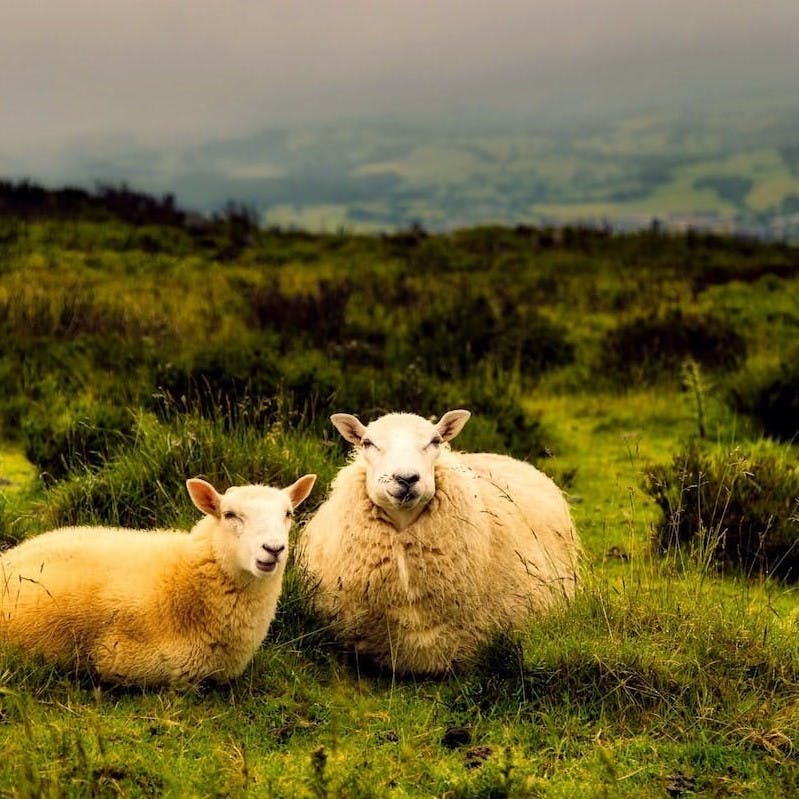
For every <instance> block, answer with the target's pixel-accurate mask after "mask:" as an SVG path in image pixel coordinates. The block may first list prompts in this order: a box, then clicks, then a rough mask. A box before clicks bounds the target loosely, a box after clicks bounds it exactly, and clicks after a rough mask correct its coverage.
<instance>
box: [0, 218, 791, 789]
mask: <svg viewBox="0 0 799 799" xmlns="http://www.w3.org/2000/svg"><path fill="white" fill-rule="evenodd" d="M233 221H234V220H232V219H228V220H227V222H225V221H220V222H219V223H218V224H217V225H216V226H214V227H211V228H208V229H206V230H204V231H201V232H196V231H195V232H192V231H191V230H189V229H188V228H183V227H179V226H178V227H169V226H163V225H144V224H138V225H131V224H128V223H125V222H122V221H120V220H119V219H114V218H107V219H104V220H94V221H89V220H86V219H66V220H53V219H40V220H38V221H27V222H25V223H23V222H22V221H14V220H5V222H4V225H5V227H3V228H2V229H1V230H0V233H2V241H3V245H2V250H0V326H1V328H2V329H1V330H0V335H1V336H2V339H0V340H2V342H3V346H2V351H1V352H0V383H1V384H2V399H1V400H0V419H1V420H2V426H0V431H1V432H0V438H1V439H2V445H1V446H0V479H2V484H0V536H1V537H2V540H3V542H4V543H5V544H7V545H11V544H13V543H14V542H15V541H17V540H20V539H21V538H23V537H25V536H27V535H31V534H35V533H36V532H38V531H40V530H42V529H46V528H47V527H49V526H52V525H56V524H62V523H67V522H70V523H71V522H78V523H82V522H92V521H100V522H103V523H109V524H116V523H123V524H130V525H136V526H139V525H141V526H150V525H155V524H158V525H173V524H174V525H178V526H182V527H188V526H190V524H191V523H192V521H193V520H194V518H195V517H196V511H194V510H193V509H192V507H191V505H190V503H189V501H188V499H187V498H186V497H185V496H184V494H185V492H184V490H183V489H182V482H183V480H184V479H185V477H187V476H190V475H196V474H202V475H204V476H205V477H207V478H208V479H210V480H212V482H215V483H216V484H218V485H219V486H220V487H225V486H226V485H228V484H231V483H233V482H237V481H245V480H265V481H268V482H278V483H287V482H289V481H290V480H293V479H295V478H296V477H297V476H299V475H300V474H302V473H303V472H306V471H317V472H318V473H319V475H320V483H319V487H318V488H317V489H315V490H314V493H313V495H312V497H311V498H310V499H309V504H308V507H307V509H304V512H303V515H302V516H301V518H300V520H299V521H300V524H299V527H300V530H301V527H302V523H303V521H304V520H305V519H307V518H308V515H309V514H311V513H312V512H313V510H314V508H315V506H316V505H317V504H318V503H319V502H320V501H321V499H322V497H323V496H324V493H325V491H326V489H327V487H328V485H329V483H330V480H331V479H332V477H333V476H334V474H335V472H336V470H337V468H338V467H339V466H340V465H341V464H343V463H344V460H345V457H346V453H345V449H344V448H343V446H342V445H341V444H340V442H339V441H338V437H337V435H336V434H335V431H333V430H332V428H331V426H330V425H329V423H328V422H327V415H328V414H329V413H330V412H332V411H334V410H342V411H350V412H355V413H359V414H361V415H362V416H363V417H365V418H369V417H372V416H374V415H376V414H378V413H380V412H383V411H385V410H389V409H405V410H415V411H417V412H420V413H423V414H440V413H442V412H443V411H445V410H447V409H448V408H449V407H456V406H465V407H470V408H471V409H472V410H473V411H474V418H473V419H472V421H470V423H469V425H467V428H466V429H465V430H464V432H463V434H462V437H461V438H459V439H458V444H459V445H461V446H462V447H463V448H464V449H481V448H488V449H494V450H499V451H505V452H510V453H512V454H514V455H516V456H517V457H526V458H528V459H531V460H533V461H534V462H535V463H536V464H537V465H538V466H539V468H541V469H543V470H544V471H546V472H547V473H549V474H551V475H552V476H553V477H555V479H556V480H557V481H558V482H559V483H560V484H561V485H562V486H563V487H564V489H565V490H566V492H567V495H568V497H569V499H570V502H571V505H572V508H573V513H574V517H575V520H576V522H577V526H578V529H579V531H580V534H581V537H582V541H583V544H584V548H585V558H584V563H583V569H582V584H581V587H580V590H579V591H578V595H577V597H576V599H575V601H574V603H573V604H572V605H571V606H570V607H569V608H568V609H566V610H565V611H564V612H563V613H562V614H559V615H556V616H554V617H552V618H545V619H540V620H536V621H534V622H531V623H530V625H529V627H528V628H527V629H525V630H524V631H522V632H521V633H519V634H518V635H513V636H509V635H505V636H499V637H498V638H497V639H496V640H495V641H493V642H491V643H490V645H488V646H487V647H486V649H485V651H484V652H483V653H481V655H480V657H479V658H478V660H477V661H476V662H475V664H474V666H473V668H471V669H469V670H467V671H464V672H461V673H457V674H452V675H450V676H448V677H446V678H444V679H440V680H429V679H424V680H422V679H413V678H410V677H399V676H397V675H392V674H390V673H375V671H374V670H373V669H372V668H370V666H369V664H368V663H364V662H359V661H357V660H356V659H354V658H353V657H352V656H351V655H350V654H349V653H346V652H343V651H341V649H340V647H339V646H337V645H336V643H335V642H334V641H333V640H331V638H330V636H329V634H328V633H327V631H325V630H324V629H321V628H320V626H319V624H318V622H317V621H316V620H314V619H313V617H312V616H311V615H309V611H308V597H307V594H306V592H305V589H304V588H303V587H302V586H301V585H300V584H299V582H298V580H297V577H296V575H295V574H294V572H293V570H290V571H289V573H288V575H287V581H286V587H285V591H284V596H283V600H282V602H281V606H280V609H279V614H278V618H277V620H276V622H275V624H274V625H273V627H272V629H271V630H270V634H269V637H268V640H267V642H266V644H265V645H264V647H263V648H262V649H261V650H260V651H259V652H258V653H257V655H256V657H255V658H254V660H253V662H252V664H251V666H250V667H249V668H248V669H247V671H246V672H245V674H244V676H243V677H242V678H241V679H239V680H237V681H236V682H234V683H233V684H231V685H229V686H224V687H209V686H200V687H198V688H197V689H196V690H191V691H187V692H178V691H172V690H148V689H140V690H132V689H120V688H115V687H112V686H108V685H102V684H100V683H98V682H97V681H96V680H95V679H94V678H93V677H92V676H91V675H86V674H73V673H63V672H59V671H57V670H54V669H53V668H51V667H49V666H48V665H46V664H42V663H39V662H31V661H30V660H26V659H24V658H21V657H19V656H18V655H15V654H13V653H10V652H3V653H0V675H2V676H0V743H1V745H2V751H3V753H4V757H3V758H2V760H0V795H2V796H10V797H47V796H54V797H55V796H92V797H99V796H167V797H172V796H174V797H177V796H192V797H193V796H208V797H211V796H242V797H243V796H275V797H404V796H414V797H415V796H419V797H426V796H437V797H528V796H530V797H536V796H541V797H596V796H607V797H680V796H685V797H690V796H702V797H737V796H752V797H760V796H768V797H791V796H795V795H797V793H799V762H797V751H799V643H798V641H799V636H797V632H798V631H799V601H797V598H796V588H795V583H794V582H792V581H791V579H790V578H791V576H792V575H790V574H789V575H788V579H783V580H780V579H776V578H773V577H765V576H763V575H762V574H760V573H758V572H757V571H753V570H752V569H747V567H746V566H745V565H737V566H736V565H735V564H731V563H727V562H723V563H719V562H717V561H716V560H715V559H714V553H713V551H712V550H711V548H710V547H709V546H708V545H707V543H706V542H704V543H703V541H700V543H699V544H698V545H697V546H688V545H685V546H683V547H679V548H676V549H671V550H669V551H667V552H665V553H663V554H658V553H657V552H656V551H655V550H654V548H653V546H652V539H653V535H654V533H655V531H656V529H658V527H659V525H661V523H662V522H663V515H662V511H661V509H660V508H659V507H658V505H657V504H656V502H655V500H654V498H653V495H652V493H651V491H649V490H648V489H647V485H648V480H647V475H649V474H651V473H652V471H653V469H654V468H655V467H656V466H657V465H664V464H669V463H670V462H671V461H672V459H673V458H674V457H675V455H677V454H678V453H680V452H683V451H684V450H685V449H686V448H687V447H688V446H689V445H690V444H691V442H693V445H695V446H697V447H699V448H701V450H702V451H703V452H706V453H708V455H709V456H713V457H716V458H719V459H721V462H722V463H723V464H727V465H728V466H729V468H730V469H732V466H733V465H734V464H736V463H738V460H737V459H738V457H739V455H738V454H739V453H746V454H747V456H751V458H753V459H756V458H760V457H763V458H766V457H769V458H772V459H774V462H775V463H776V464H777V467H775V468H776V469H777V471H778V472H779V477H780V478H781V479H783V478H784V479H785V480H787V481H788V485H794V483H791V482H790V481H791V480H794V481H795V480H799V471H797V464H799V461H798V460H797V452H799V449H798V448H797V447H796V446H795V445H793V444H791V443H790V438H791V432H790V430H788V432H787V433H786V434H785V435H783V439H784V440H778V437H777V435H776V434H774V435H772V437H771V438H768V439H767V438H764V437H763V432H764V425H765V424H766V422H768V419H767V420H766V422H764V421H763V419H761V418H760V417H759V416H758V415H757V409H759V408H761V406H762V404H763V402H762V401H761V399H762V396H766V395H767V396H768V397H771V398H772V400H773V396H774V389H773V385H775V384H774V383H773V382H769V381H773V379H774V376H775V375H776V374H778V373H779V374H782V372H780V370H785V369H787V368H788V367H789V366H790V364H792V363H795V356H796V353H797V349H796V344H795V341H796V334H797V329H799V306H797V301H796V299H795V298H796V297H797V296H799V251H797V250H795V249H792V248H789V247H785V246H782V245H761V244H756V243H754V242H745V241H734V240H727V239H723V238H716V237H695V236H694V237H691V236H664V235H661V234H658V233H657V232H650V233H646V234H637V235H635V236H617V237H612V236H607V235H606V234H600V233H596V232H591V231H581V230H579V229H571V230H564V231H553V230H542V231H535V230H530V229H519V230H516V231H514V230H510V229H505V228H496V229H475V230H468V231H459V232H457V233H454V234H451V235H448V236H426V235H423V234H421V233H420V232H419V231H415V232H414V231H409V232H407V233H406V234H398V235H396V236H382V237H380V236H373V237H372V236H351V235H344V234H341V235H327V236H309V235H306V234H301V233H298V232H294V233H286V232H280V231H269V232H267V231H260V230H257V229H249V230H248V231H247V235H246V237H242V236H240V235H239V233H240V231H237V230H236V229H235V226H234V225H233ZM653 318H654V319H655V320H656V321H657V323H658V324H659V325H660V327H654V328H653V327H651V326H650V327H647V324H648V321H647V320H651V319H653ZM686 330H687V331H689V332H690V335H688V336H685V335H683V334H684V332H685V331H686ZM652 341H654V342H655V344H656V346H655V348H654V349H652ZM620 355H621V358H620V357H619V356H620ZM691 364H693V366H691ZM691 375H693V378H691ZM692 379H693V382H692ZM766 389H769V390H768V391H767V390H766ZM769 391H770V392H771V393H769ZM759 398H760V399H759ZM768 407H770V408H772V409H773V408H776V407H777V406H776V405H771V406H768ZM775 418H776V411H774V412H773V413H771V421H772V422H773V421H774V419H775ZM787 424H788V425H789V427H790V420H789V421H788V423H787ZM700 430H701V432H702V433H703V434H704V435H703V436H700ZM747 463H749V462H748V461H747ZM747 468H748V467H747ZM750 472H751V470H750ZM751 473H754V472H751ZM736 474H738V473H737V472H736ZM740 474H741V475H743V476H739V477H738V478H736V479H739V480H741V481H743V482H746V480H747V478H746V476H745V474H744V472H741V473H740ZM758 474H759V473H758ZM750 482H751V481H750ZM761 482H762V481H761ZM730 485H732V479H731V481H730ZM758 488H759V489H760V488H762V489H763V491H762V497H765V498H764V499H762V503H765V504H766V505H768V502H769V501H770V498H771V497H772V494H770V493H769V492H768V491H767V490H766V489H767V488H768V487H767V486H765V485H761V486H758ZM725 490H726V489H725ZM789 490H790V489H789ZM797 493H799V492H797ZM797 493H793V494H792V495H790V496H789V497H788V504H787V505H785V504H783V505H782V506H779V508H778V506H777V505H774V509H773V512H774V514H775V515H776V514H781V515H782V517H783V519H782V521H783V522H784V523H785V524H786V525H790V524H791V523H794V524H795V523H796V516H797V515H799V508H798V507H797V504H796V496H797ZM758 496H761V495H760V494H758ZM759 501H760V500H759ZM762 503H761V504H762ZM720 507H721V511H720V512H719V514H718V516H717V518H716V519H715V521H714V524H716V526H717V527H718V528H719V529H720V528H721V527H723V526H724V512H723V510H724V506H723V503H722V504H721V505H720ZM769 507H770V506H769ZM785 508H787V511H786V510H785ZM767 510H768V507H767ZM789 529H790V528H789ZM730 534H732V531H731V532H730ZM794 536H795V534H794ZM746 571H749V573H750V576H748V577H747V576H745V574H744V572H746ZM794 576H795V575H794Z"/></svg>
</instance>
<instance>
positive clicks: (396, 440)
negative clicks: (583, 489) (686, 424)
mask: <svg viewBox="0 0 799 799" xmlns="http://www.w3.org/2000/svg"><path fill="white" fill-rule="evenodd" d="M469 417H470V413H469V411H466V410H454V411H449V412H448V413H445V414H444V415H443V416H442V417H441V419H440V420H439V422H438V423H437V424H433V423H431V422H429V421H427V420H426V419H423V418H422V417H420V416H417V415H414V414H408V413H390V414H387V415H385V416H383V417H381V418H379V419H377V420H376V421H373V422H372V423H371V424H369V425H368V426H364V425H363V424H362V423H361V422H360V420H359V419H358V418H357V417H355V416H352V415H349V414H342V413H337V414H334V415H333V416H332V417H331V421H332V423H333V425H335V427H336V428H337V429H338V431H339V433H340V434H341V435H342V436H343V437H344V438H345V439H346V440H347V441H348V442H350V443H351V444H352V445H354V451H353V453H352V457H351V460H350V462H349V464H348V465H346V466H344V467H343V468H342V469H341V470H340V471H339V473H338V475H337V476H336V478H335V480H334V481H333V484H332V486H331V490H330V494H329V497H328V498H327V500H326V501H325V502H324V503H323V504H322V505H321V506H320V508H319V510H318V511H317V512H316V514H315V515H314V516H313V517H312V518H311V520H310V521H309V522H308V524H307V525H306V527H305V529H304V531H303V533H302V536H301V539H300V542H299V545H298V553H297V561H298V565H299V567H300V570H301V572H302V573H303V574H304V576H305V579H306V580H307V582H308V585H309V587H310V592H311V595H312V596H313V602H314V605H315V609H316V611H317V613H318V615H319V616H321V617H322V618H323V619H324V620H325V621H326V622H328V623H330V624H331V626H332V627H333V629H334V630H335V631H337V633H338V635H339V636H340V637H341V638H342V639H343V641H344V643H345V644H347V645H348V646H349V647H350V648H352V649H354V650H355V652H356V653H358V654H363V655H365V656H366V657H367V658H368V659H370V660H372V661H373V662H374V663H375V664H376V665H377V666H378V667H379V668H384V669H391V670H392V672H394V673H399V674H402V673H411V674H420V675H424V674H429V675H435V674H441V673H444V672H447V671H450V670H454V669H458V668H463V667H466V666H468V664H469V663H470V662H471V661H472V660H473V658H474V655H475V654H476V653H477V651H478V650H479V648H480V647H481V645H483V644H484V643H485V642H486V641H487V640H489V639H490V638H491V636H492V635H494V634H495V633H497V632H498V631H511V630H513V629H517V628H518V627H519V626H520V625H521V624H522V623H523V622H524V621H525V620H526V619H528V618H530V617H532V616H535V615H536V614H541V613H544V612H546V611H548V610H550V609H552V608H554V607H556V606H557V605H558V604H559V602H560V601H561V600H566V599H569V598H571V597H572V596H573V594H574V590H575V585H576V582H577V561H578V555H579V549H580V547H579V542H578V538H577V534H576V532H575V529H574V525H573V523H572V519H571V515H570V512H569V508H568V505H567V503H566V501H565V499H564V497H563V494H562V493H561V491H560V489H559V488H558V487H557V486H556V485H555V483H554V482H552V480H550V479H549V478H548V477H547V476H545V475H544V474H542V473H541V472H540V471H538V470H537V469H536V468H534V467H533V466H531V465H530V464H528V463H525V462H522V461H519V460H515V459H513V458H510V457H507V456H504V455H499V454H491V453H472V454H466V453H455V452H453V451H452V450H451V449H450V446H449V444H448V443H447V442H449V441H451V440H452V439H453V438H454V437H455V436H456V435H457V434H458V433H459V432H460V431H461V429H462V428H463V426H464V425H465V424H466V422H467V421H468V419H469Z"/></svg>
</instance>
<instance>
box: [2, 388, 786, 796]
mask: <svg viewBox="0 0 799 799" xmlns="http://www.w3.org/2000/svg"><path fill="white" fill-rule="evenodd" d="M674 399H675V398H674V396H671V397H669V396H663V395H662V394H660V395H659V394H658V393H657V392H655V391H654V390H647V391H644V392H642V393H640V394H638V395H633V396H628V397H625V398H619V397H618V396H616V397H613V396H610V395H608V396H592V397H584V398H583V399H578V400H577V401H572V400H571V399H570V398H563V397H561V398H557V397H554V398H543V399H539V400H538V401H537V402H536V403H535V405H536V408H537V409H538V410H540V411H542V412H543V413H544V415H545V416H546V418H548V419H549V420H550V423H551V424H552V425H553V429H554V431H555V434H556V440H557V441H558V442H560V445H559V446H558V447H557V452H556V455H555V457H554V458H553V459H552V460H551V461H548V462H546V464H545V468H547V469H549V470H550V471H552V472H553V473H555V474H557V473H558V472H561V473H565V472H567V471H570V470H574V469H576V473H575V474H574V478H573V484H572V486H571V488H570V493H571V494H572V501H573V503H574V504H573V507H574V512H575V518H576V520H577V522H578V526H579V528H580V530H581V534H582V537H583V540H584V543H585V547H586V550H587V565H586V569H585V572H584V582H583V587H582V589H581V591H580V593H579V594H578V598H577V600H576V601H575V603H574V604H573V606H572V607H571V608H570V609H569V610H568V611H567V612H566V613H565V614H564V615H563V616H560V617H555V618H552V619H549V620H543V621H541V622H540V623H537V624H536V625H533V626H531V628H530V629H529V630H528V631H527V633H526V634H525V635H524V636H523V637H522V638H521V639H519V640H511V641H505V642H502V641H499V642H497V643H496V644H495V645H494V646H493V647H492V648H491V649H489V650H488V652H487V653H486V655H485V657H484V659H483V661H481V663H480V664H478V667H477V669H476V671H475V672H473V673H470V674H465V675H460V676H454V675H453V676H452V677H451V678H449V679H446V680H443V681H430V680H423V681H415V680H411V679H406V680H394V679H392V678H391V676H390V675H374V674H370V673H369V672H368V671H364V670H363V668H362V667H361V668H358V667H357V666H356V665H350V664H349V663H348V662H347V661H346V660H341V659H339V658H337V657H336V656H335V653H334V652H332V651H328V654H324V650H319V649H318V647H317V646H316V645H314V644H313V643H312V642H311V643H309V642H307V641H302V640H292V639H288V640H286V639H285V638H281V636H280V631H279V630H278V631H277V635H276V636H275V635H273V638H274V637H277V638H278V639H279V640H277V641H275V642H274V643H272V644H271V645H270V644H267V645H266V646H265V648H264V649H263V650H262V651H261V652H259V653H258V655H257V656H256V658H255V659H254V661H253V663H252V665H251V666H250V668H249V669H248V670H247V672H246V673H245V675H244V676H243V677H242V678H241V679H240V680H238V681H237V682H235V683H234V684H232V685H231V686H228V687H222V688H211V689H208V690H205V691H201V692H195V693H192V692H190V693H187V694H183V693H176V692H171V691H121V690H119V689H109V688H107V687H104V686H99V685H95V684H93V683H92V682H91V681H90V680H88V679H87V678H85V677H81V676H75V675H69V674H66V675H65V674H59V673H56V672H53V671H52V670H51V669H49V668H48V667H46V666H43V665H37V664H31V663H30V662H27V661H20V660H14V659H13V658H11V657H8V656H4V657H3V658H2V660H0V673H2V674H3V679H2V685H3V688H2V689H0V692H1V697H2V698H1V699H0V701H2V706H3V721H4V723H3V724H2V726H0V736H1V737H2V740H3V744H4V748H5V751H6V752H7V757H6V758H5V759H4V761H3V763H2V764H0V794H3V795H9V796H61V795H68V796H98V795H101V796H105V795H108V796H114V795H134V796H147V795H151V796H152V795H158V796H200V795H203V796H213V795H232V796H256V795H258V796H261V795H265V796H287V797H290V796H312V797H315V796H331V797H332V796H359V797H360V796H375V797H382V796H397V797H401V796H442V797H443V796H469V797H478V796H519V797H521V796H547V797H556V796H574V797H583V796H584V797H589V796H597V795H607V796H629V797H650V796H651V797H661V796H663V795H665V794H666V793H668V794H669V795H681V794H679V793H678V794H674V793H673V791H676V790H677V788H679V787H680V786H682V788H683V794H684V795H688V796H690V795H694V796H725V795H726V796H736V795H751V796H764V795H773V796H790V795H791V794H792V791H794V790H796V789H797V785H798V784H799V767H797V764H796V763H795V761H794V751H795V747H796V746H797V745H799V694H797V691H796V687H795V686H796V684H797V680H799V644H797V643H796V636H795V624H796V618H797V614H796V611H795V609H796V600H795V599H794V596H793V593H792V592H791V591H790V590H789V589H787V588H785V587H781V586H779V585H772V584H768V583H766V584H754V583H746V582H736V581H734V580H731V579H721V578H718V577H717V576H715V575H713V574H710V573H706V572H703V571H702V570H700V569H698V568H695V567H688V568H687V569H685V568H683V567H682V566H680V565H679V564H677V563H671V562H668V561H667V562H665V563H661V562H657V561H653V560H652V558H651V556H650V554H649V549H648V547H647V544H646V541H647V536H648V531H649V529H650V525H651V524H652V521H653V519H654V509H653V507H652V506H651V503H647V499H646V497H645V495H644V494H643V492H642V490H641V482H642V473H643V470H644V468H645V464H646V463H647V462H649V461H650V459H658V458H661V457H663V456H664V455H665V454H666V453H667V452H669V451H670V450H671V449H672V447H673V445H674V443H675V441H676V440H677V439H678V438H679V437H680V436H682V435H689V434H690V433H691V431H692V429H693V426H694V420H693V418H692V414H691V409H690V407H688V404H687V402H685V403H675V402H674ZM609 552H611V553H612V554H611V556H610V557H606V556H607V554H608V553H609ZM619 553H623V554H624V555H625V556H626V557H628V558H629V559H628V560H627V559H624V558H622V557H620V556H619ZM792 613H793V615H792ZM362 666H363V664H362ZM454 728H457V729H459V730H461V731H462V732H460V733H459V734H458V735H454V736H453V735H452V734H451V731H452V730H453V729H454ZM448 731H449V732H448ZM448 736H449V737H448ZM459 736H460V737H459ZM450 739H454V743H453V742H452V740H450ZM21 775H22V776H21ZM670 786H671V787H670ZM664 792H665V793H664Z"/></svg>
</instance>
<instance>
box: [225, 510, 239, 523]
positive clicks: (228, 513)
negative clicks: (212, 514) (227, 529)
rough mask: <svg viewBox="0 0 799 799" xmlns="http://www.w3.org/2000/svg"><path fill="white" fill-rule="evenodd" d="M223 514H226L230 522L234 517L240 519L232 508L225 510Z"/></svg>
mask: <svg viewBox="0 0 799 799" xmlns="http://www.w3.org/2000/svg"><path fill="white" fill-rule="evenodd" d="M222 515H223V516H224V517H225V518H226V519H227V520H228V521H229V522H230V521H233V519H238V518H239V517H238V516H236V514H235V513H233V511H232V510H226V511H225V512H224V513H223V514H222Z"/></svg>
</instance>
